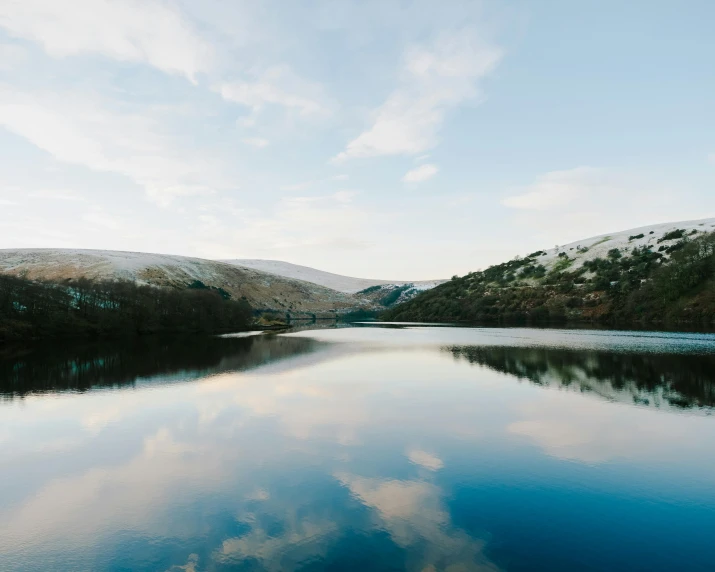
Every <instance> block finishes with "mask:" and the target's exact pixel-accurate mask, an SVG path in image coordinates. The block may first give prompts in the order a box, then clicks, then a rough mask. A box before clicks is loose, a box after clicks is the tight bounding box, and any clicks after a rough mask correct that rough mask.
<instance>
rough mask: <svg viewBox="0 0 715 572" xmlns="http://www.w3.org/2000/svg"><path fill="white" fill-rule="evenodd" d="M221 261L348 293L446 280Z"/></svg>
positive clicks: (255, 261)
mask: <svg viewBox="0 0 715 572" xmlns="http://www.w3.org/2000/svg"><path fill="white" fill-rule="evenodd" d="M221 262H225V263H227V264H233V265H236V266H241V267H244V268H252V269H254V270H260V271H261V272H270V273H271V274H276V275H278V276H283V277H284V278H292V279H295V280H304V281H306V282H312V283H313V284H318V285H319V286H325V287H326V288H331V289H332V290H337V291H338V292H345V293H346V294H356V293H358V292H360V291H363V290H366V289H368V288H372V287H374V286H381V287H383V286H388V287H390V286H392V287H400V286H406V285H410V286H412V287H413V288H414V289H415V290H428V289H429V288H434V287H435V286H437V285H438V284H442V283H443V282H446V280H422V281H416V282H414V281H413V282H410V281H407V280H375V279H372V278H353V277H351V276H342V275H340V274H333V273H332V272H325V271H323V270H316V269H315V268H310V267H308V266H300V265H298V264H291V263H290V262H283V261H281V260H261V259H234V260H222V261H221Z"/></svg>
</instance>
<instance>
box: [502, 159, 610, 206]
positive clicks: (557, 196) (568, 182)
mask: <svg viewBox="0 0 715 572" xmlns="http://www.w3.org/2000/svg"><path fill="white" fill-rule="evenodd" d="M598 178H599V171H598V170H597V169H593V168H590V167H577V168H575V169H570V170H568V171H551V172H550V173H546V174H545V175H541V176H540V177H539V178H538V179H537V180H536V182H535V183H533V184H531V185H529V186H528V187H527V188H526V189H524V190H523V192H521V193H519V194H517V195H512V196H510V197H507V198H505V199H504V200H503V201H502V204H503V205H504V206H507V207H510V208H514V209H527V210H549V209H553V208H554V207H560V206H564V205H567V204H569V203H571V202H573V201H575V200H576V199H578V198H579V197H581V196H583V195H584V194H587V193H588V192H589V191H590V190H591V188H592V187H593V186H594V185H596V184H598Z"/></svg>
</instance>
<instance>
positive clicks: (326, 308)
mask: <svg viewBox="0 0 715 572" xmlns="http://www.w3.org/2000/svg"><path fill="white" fill-rule="evenodd" d="M0 274H10V275H14V276H21V277H24V278H27V279H30V280H42V281H50V282H72V281H76V280H79V279H81V278H86V279H88V280H92V281H104V280H128V281H131V282H134V283H136V284H138V285H151V286H159V287H170V288H176V289H185V288H189V287H193V288H196V287H200V288H204V287H205V288H209V289H216V290H220V291H222V292H224V293H225V294H226V295H227V296H228V297H230V298H232V299H235V300H239V299H243V300H246V301H247V302H248V303H249V304H250V305H251V307H253V308H254V309H255V310H256V311H257V312H258V313H266V312H268V313H277V314H279V317H281V318H282V317H283V316H285V315H289V316H290V317H291V318H298V319H300V318H314V317H317V318H327V317H334V316H336V315H344V314H349V313H355V312H358V313H360V314H362V315H371V314H374V313H375V312H378V311H382V310H384V309H385V308H389V307H391V306H393V305H394V304H396V303H399V302H403V301H406V300H409V299H411V298H412V297H414V296H415V295H417V294H418V293H419V292H422V291H424V290H425V289H428V288H432V287H434V286H436V285H437V284H440V283H443V282H444V280H434V281H423V282H406V281H390V280H371V279H365V278H352V277H349V276H341V275H338V274H332V273H330V272H324V271H321V270H315V269H313V268H308V267H306V266H298V265H296V264H290V263H288V262H281V261H273V260H230V261H216V260H205V259H201V258H191V257H187V256H175V255H167V254H151V253H143V252H121V251H110V250H72V249H12V250H0Z"/></svg>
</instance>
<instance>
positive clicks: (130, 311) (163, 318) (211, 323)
mask: <svg viewBox="0 0 715 572" xmlns="http://www.w3.org/2000/svg"><path fill="white" fill-rule="evenodd" d="M201 286H203V284H201ZM252 322H253V312H252V309H251V307H250V305H249V304H248V302H246V301H245V300H243V299H241V300H231V299H227V298H226V296H225V295H224V293H223V292H218V291H217V290H216V289H211V288H209V287H205V286H204V287H197V284H196V283H194V284H192V285H191V287H190V288H187V289H174V288H158V287H154V286H147V285H139V284H136V283H134V282H130V281H126V280H112V281H109V280H98V281H93V280H88V279H79V280H72V281H65V282H50V281H36V280H28V279H26V278H23V277H17V276H12V275H0V340H12V339H18V340H21V339H39V338H53V337H54V338H57V337H68V336H70V337H92V336H100V337H111V336H118V335H138V334H152V333H169V332H177V333H178V332H197V333H199V332H201V333H213V332H222V331H223V332H225V331H230V330H241V329H245V328H247V327H249V326H250V325H251V324H252Z"/></svg>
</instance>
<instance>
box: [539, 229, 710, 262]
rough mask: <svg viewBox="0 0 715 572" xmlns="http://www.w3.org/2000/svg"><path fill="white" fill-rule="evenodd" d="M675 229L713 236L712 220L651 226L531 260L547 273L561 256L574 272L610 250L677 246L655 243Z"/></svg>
mask: <svg viewBox="0 0 715 572" xmlns="http://www.w3.org/2000/svg"><path fill="white" fill-rule="evenodd" d="M677 229H682V230H684V231H685V235H689V233H691V232H692V231H693V230H696V231H697V234H705V233H710V232H715V218H706V219H700V220H689V221H680V222H668V223H662V224H653V225H650V226H642V227H639V228H632V229H630V230H622V231H619V232H610V233H608V234H601V235H599V236H593V237H591V238H586V239H583V240H577V241H575V242H571V243H569V244H564V245H559V246H558V247H556V248H551V249H549V250H545V251H544V252H546V254H545V255H543V256H537V257H535V258H534V261H535V262H536V263H537V264H543V265H544V266H545V267H546V268H547V270H548V269H550V268H551V267H552V266H553V265H554V264H556V262H557V261H558V260H560V259H561V258H563V257H561V258H560V257H559V253H565V254H566V255H567V256H568V257H569V258H570V259H572V260H573V262H572V263H571V265H570V266H569V270H574V269H576V268H579V267H580V266H582V265H583V263H584V262H585V261H587V260H593V259H594V258H607V256H608V251H609V250H611V249H613V248H617V249H618V250H620V251H621V253H622V254H625V253H627V252H630V251H631V250H633V249H634V248H636V247H642V246H647V247H651V248H652V249H653V250H654V251H657V250H658V247H660V246H661V245H665V246H669V245H671V244H674V243H676V242H677V239H676V240H669V241H665V242H661V243H660V244H659V243H658V240H659V239H661V238H663V235H665V234H666V233H668V232H671V231H674V230H677ZM640 234H642V235H643V237H642V238H634V239H633V240H630V237H631V236H638V235H640ZM697 234H694V235H692V237H693V238H694V237H695V236H697Z"/></svg>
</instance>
